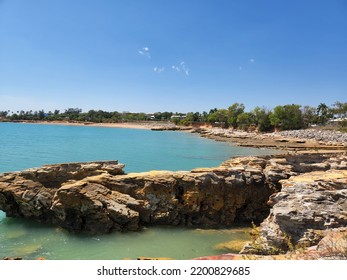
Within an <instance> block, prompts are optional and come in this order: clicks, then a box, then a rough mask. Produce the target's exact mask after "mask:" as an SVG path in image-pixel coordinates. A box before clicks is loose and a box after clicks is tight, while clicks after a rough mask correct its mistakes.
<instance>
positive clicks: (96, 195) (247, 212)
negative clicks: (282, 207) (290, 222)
mask: <svg viewBox="0 0 347 280" xmlns="http://www.w3.org/2000/svg"><path fill="white" fill-rule="evenodd" d="M346 162H347V160H346V157H342V156H341V157H331V155H325V154H319V155H310V154H307V155H302V154H301V155H282V156H262V157H240V158H233V159H230V160H228V161H226V162H224V163H223V164H222V165H221V166H219V167H216V168H198V169H194V170H191V171H177V172H170V171H151V172H143V173H130V174H127V175H125V174H123V171H122V168H123V165H121V164H118V162H117V161H107V162H89V163H69V164H56V165H48V166H43V167H41V168H35V169H29V170H25V171H22V172H13V173H5V174H1V175H0V209H2V210H3V211H5V212H6V214H7V215H8V216H12V217H27V218H31V219H35V220H39V221H42V222H47V223H51V224H55V225H60V226H62V227H64V228H66V229H68V230H71V231H77V232H78V231H91V232H110V231H125V230H137V229H139V228H141V226H143V225H149V224H161V225H187V226H200V227H201V226H204V227H221V226H230V225H232V224H234V223H240V222H251V221H253V222H261V221H262V220H264V219H265V218H266V217H267V216H268V214H269V211H270V207H271V206H270V205H268V204H267V201H268V199H269V197H270V196H271V195H272V194H274V193H277V192H279V191H280V190H281V187H282V185H281V182H282V181H281V180H283V179H288V178H290V177H291V176H297V175H299V174H301V173H304V172H308V171H321V170H329V169H331V168H332V167H333V168H334V169H341V170H343V169H346ZM288 182H291V181H288ZM278 195H279V196H278V197H280V196H281V195H282V196H283V193H282V192H280V193H279V194H278ZM284 197H285V196H284ZM334 197H336V199H337V196H334ZM271 199H275V197H272V198H271ZM275 200H276V199H275ZM343 205H344V204H343ZM343 207H344V206H343ZM334 210H335V208H332V211H334ZM336 210H337V209H336ZM298 211H301V210H298ZM329 215H330V214H329ZM336 219H337V217H336ZM339 219H340V218H339ZM331 222H333V220H331ZM297 223H298V224H299V222H297Z"/></svg>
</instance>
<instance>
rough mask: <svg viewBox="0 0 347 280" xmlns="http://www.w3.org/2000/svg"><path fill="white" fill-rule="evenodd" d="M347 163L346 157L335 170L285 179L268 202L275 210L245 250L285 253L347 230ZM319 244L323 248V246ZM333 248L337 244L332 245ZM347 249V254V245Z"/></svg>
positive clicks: (249, 251)
mask: <svg viewBox="0 0 347 280" xmlns="http://www.w3.org/2000/svg"><path fill="white" fill-rule="evenodd" d="M335 163H336V162H335ZM331 164H332V163H331ZM345 164H346V159H343V160H341V161H340V163H339V164H336V165H333V167H334V168H335V169H330V170H326V171H313V172H308V173H305V174H301V175H298V176H293V177H290V178H289V179H287V180H281V181H280V183H281V185H282V190H281V192H279V193H275V194H273V195H271V196H270V199H269V202H268V204H269V205H270V206H271V207H272V209H271V212H270V214H269V216H268V217H267V218H266V219H265V221H264V222H263V223H262V224H261V225H260V227H259V229H258V234H257V235H256V238H255V240H254V241H253V242H252V244H249V245H247V246H246V247H245V248H244V250H243V253H248V254H249V253H257V254H279V253H285V252H287V251H290V250H292V251H293V250H297V249H298V248H308V247H311V246H315V245H317V244H319V242H320V241H321V240H322V239H324V238H326V236H333V235H334V234H335V235H336V232H338V231H340V230H341V229H343V231H344V232H346V229H345V227H346V226H347V170H346V165H345ZM320 166H321V165H320ZM321 168H322V169H324V168H323V167H322V166H321ZM345 235H346V236H347V234H345ZM346 240H347V239H346ZM345 243H346V242H345ZM345 245H346V244H345ZM318 247H319V248H320V249H322V247H323V245H320V246H318ZM330 247H331V248H332V247H333V246H331V244H330ZM344 250H345V253H346V256H347V246H345V249H344ZM342 251H343V250H342Z"/></svg>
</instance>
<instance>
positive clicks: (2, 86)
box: [0, 0, 347, 113]
mask: <svg viewBox="0 0 347 280" xmlns="http://www.w3.org/2000/svg"><path fill="white" fill-rule="evenodd" d="M346 97H347V1H346V0H282V1H279V0H261V1H260V0H184V1H183V0H170V1H169V0H137V1H135V0H113V1H112V0H98V1H97V0H59V1H58V0H56V1H54V0H52V1H46V0H30V1H27V0H0V110H15V111H16V110H21V109H23V110H40V109H45V110H47V111H48V110H54V109H59V110H63V109H66V108H70V107H78V108H82V109H83V110H84V111H87V110H89V109H101V110H107V111H120V112H122V111H132V112H148V113H150V112H156V111H173V112H188V111H194V112H195V111H200V112H202V111H209V110H210V109H211V108H215V107H216V108H227V107H228V106H230V105H231V104H232V103H234V102H239V103H243V104H245V106H246V109H248V110H251V109H253V108H254V107H255V106H265V107H267V108H269V109H271V108H273V107H274V106H276V105H284V104H292V103H295V104H302V105H311V106H317V105H318V104H319V103H320V102H324V103H326V104H327V105H332V104H333V103H334V102H335V101H343V102H346V101H347V100H346V99H347V98H346Z"/></svg>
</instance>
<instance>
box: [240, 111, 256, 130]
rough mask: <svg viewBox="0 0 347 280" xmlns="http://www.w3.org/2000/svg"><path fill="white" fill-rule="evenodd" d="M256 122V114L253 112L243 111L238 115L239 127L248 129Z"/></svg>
mask: <svg viewBox="0 0 347 280" xmlns="http://www.w3.org/2000/svg"><path fill="white" fill-rule="evenodd" d="M254 124H255V116H254V115H253V113H251V112H250V113H241V114H239V115H238V116H237V127H239V128H241V129H243V130H247V129H249V128H250V126H252V125H254Z"/></svg>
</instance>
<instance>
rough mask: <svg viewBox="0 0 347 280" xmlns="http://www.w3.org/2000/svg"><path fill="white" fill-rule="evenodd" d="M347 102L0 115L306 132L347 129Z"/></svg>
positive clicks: (3, 116)
mask: <svg viewBox="0 0 347 280" xmlns="http://www.w3.org/2000/svg"><path fill="white" fill-rule="evenodd" d="M346 118H347V102H335V103H334V104H333V105H332V106H328V105H326V104H325V103H320V104H319V105H318V106H317V107H312V106H301V105H298V104H287V105H283V106H282V105H278V106H276V107H275V108H273V109H272V110H269V109H266V108H265V107H255V108H254V109H253V110H251V111H248V112H247V111H245V106H244V104H242V103H234V104H232V105H231V106H229V107H228V108H227V109H217V108H214V109H211V110H210V111H209V112H202V113H200V112H189V113H187V114H184V113H177V112H176V113H173V112H156V113H154V114H146V113H131V112H122V113H120V112H117V111H114V112H107V111H103V110H89V111H88V112H82V110H81V109H79V108H68V109H66V110H64V112H60V111H59V110H54V111H48V112H45V111H44V110H40V111H23V110H22V111H17V112H11V111H0V120H4V121H69V122H95V123H116V122H136V121H171V122H174V123H175V124H177V125H194V124H202V123H205V124H206V123H207V124H211V125H213V126H219V127H223V128H229V127H232V128H235V129H243V130H258V131H261V132H267V131H273V130H274V129H279V130H291V129H302V128H307V127H309V126H312V125H325V124H326V123H327V122H328V121H332V120H335V121H336V123H337V124H338V125H340V126H341V127H347V121H346Z"/></svg>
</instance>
